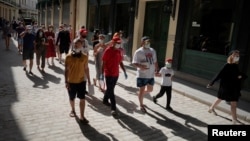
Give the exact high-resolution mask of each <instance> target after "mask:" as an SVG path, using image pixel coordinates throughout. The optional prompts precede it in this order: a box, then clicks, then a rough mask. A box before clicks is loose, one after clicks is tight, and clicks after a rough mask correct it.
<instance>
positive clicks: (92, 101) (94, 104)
mask: <svg viewBox="0 0 250 141" xmlns="http://www.w3.org/2000/svg"><path fill="white" fill-rule="evenodd" d="M85 99H86V100H87V101H88V103H89V105H88V107H90V108H91V109H92V110H94V111H96V112H98V113H101V114H103V115H105V116H110V107H107V106H106V105H104V104H103V103H102V100H101V99H98V98H96V97H95V96H93V95H90V94H89V95H87V96H85Z"/></svg>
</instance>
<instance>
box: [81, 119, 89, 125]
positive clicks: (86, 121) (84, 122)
mask: <svg viewBox="0 0 250 141" xmlns="http://www.w3.org/2000/svg"><path fill="white" fill-rule="evenodd" d="M80 122H81V123H82V124H88V123H89V121H88V120H87V119H86V118H84V119H80Z"/></svg>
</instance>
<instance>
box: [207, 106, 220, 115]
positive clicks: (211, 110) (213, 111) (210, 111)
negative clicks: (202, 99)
mask: <svg viewBox="0 0 250 141" xmlns="http://www.w3.org/2000/svg"><path fill="white" fill-rule="evenodd" d="M208 112H209V113H213V114H214V115H216V116H217V115H218V114H217V113H216V112H215V110H214V109H210V108H209V109H208Z"/></svg>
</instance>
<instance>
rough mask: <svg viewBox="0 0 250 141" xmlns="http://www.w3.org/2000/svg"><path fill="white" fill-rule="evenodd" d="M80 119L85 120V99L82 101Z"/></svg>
mask: <svg viewBox="0 0 250 141" xmlns="http://www.w3.org/2000/svg"><path fill="white" fill-rule="evenodd" d="M79 106H80V119H84V118H85V117H84V110H85V99H80V103H79Z"/></svg>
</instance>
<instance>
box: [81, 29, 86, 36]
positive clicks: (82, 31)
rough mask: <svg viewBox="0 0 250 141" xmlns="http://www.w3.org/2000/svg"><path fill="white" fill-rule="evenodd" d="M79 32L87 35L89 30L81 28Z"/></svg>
mask: <svg viewBox="0 0 250 141" xmlns="http://www.w3.org/2000/svg"><path fill="white" fill-rule="evenodd" d="M79 32H80V34H85V35H86V34H87V33H88V31H87V30H86V29H80V31H79Z"/></svg>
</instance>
